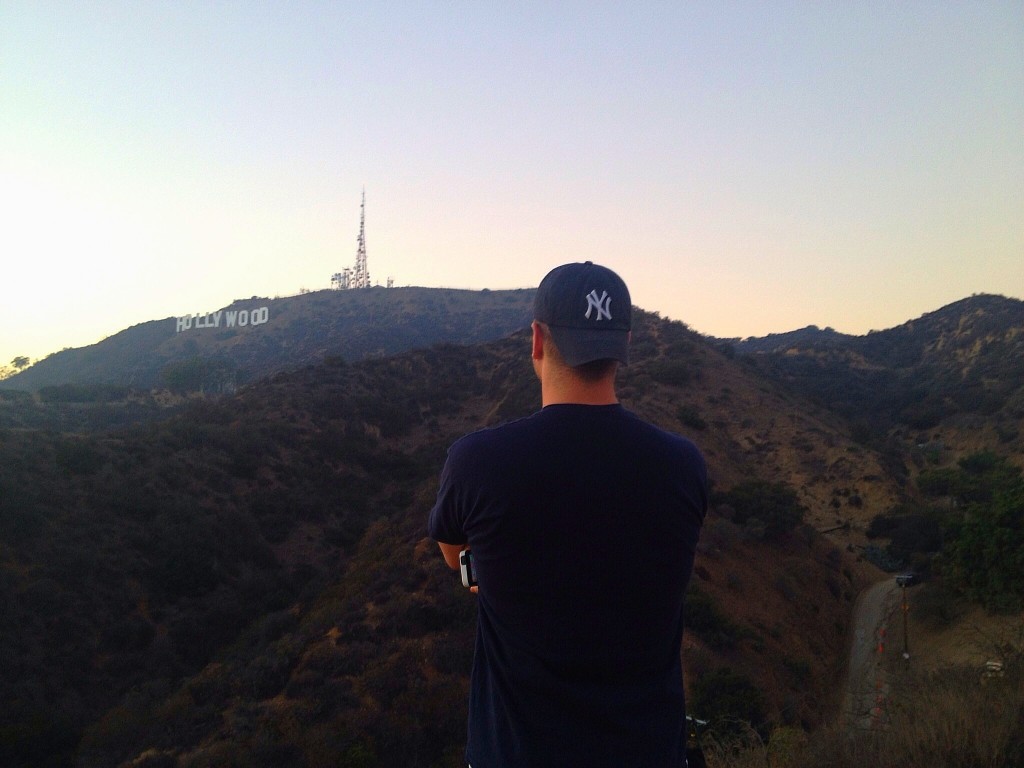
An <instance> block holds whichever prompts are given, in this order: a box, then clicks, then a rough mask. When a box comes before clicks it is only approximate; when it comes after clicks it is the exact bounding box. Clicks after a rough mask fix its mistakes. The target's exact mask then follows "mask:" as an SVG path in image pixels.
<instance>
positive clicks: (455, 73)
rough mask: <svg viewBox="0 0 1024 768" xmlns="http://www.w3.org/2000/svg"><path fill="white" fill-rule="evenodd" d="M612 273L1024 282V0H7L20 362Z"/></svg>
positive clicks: (852, 319)
mask: <svg viewBox="0 0 1024 768" xmlns="http://www.w3.org/2000/svg"><path fill="white" fill-rule="evenodd" d="M363 187H365V188H366V200H367V204H366V238H367V252H368V262H369V270H370V274H371V278H372V279H373V281H374V282H378V281H379V282H380V283H384V282H385V281H386V280H387V278H388V277H392V278H394V281H395V284H396V285H399V286H402V285H425V286H449V287H465V288H492V289H497V288H517V287H526V286H533V285H536V283H537V282H538V281H539V280H540V278H541V277H542V276H543V275H544V273H545V272H546V271H547V270H548V269H549V268H550V267H552V266H555V265H557V264H560V263H564V262H567V261H577V260H586V259H592V260H594V261H597V262H600V263H604V264H607V265H608V266H611V267H612V268H614V269H616V270H617V271H619V272H620V273H621V274H622V275H623V277H624V278H625V279H626V280H627V282H628V283H629V284H630V286H631V289H632V292H633V300H634V303H635V304H637V305H639V306H641V307H643V308H644V309H648V310H656V311H658V312H660V313H661V314H662V315H664V316H668V317H671V318H673V319H678V320H682V321H684V322H686V323H687V324H688V325H690V326H691V327H692V328H694V329H695V330H697V331H700V332H702V333H707V334H711V335H715V336H752V335H763V334H766V333H771V332H779V331H787V330H792V329H794V328H799V327H802V326H805V325H808V324H816V325H819V326H822V327H824V326H831V327H834V328H835V329H836V330H839V331H843V332H847V333H855V334H861V333H866V332H867V331H868V330H870V329H883V328H890V327H893V326H895V325H899V324H901V323H903V322H905V321H907V320H910V319H913V318H915V317H918V316H920V315H921V314H924V313H925V312H930V311H933V310H935V309H938V308H940V307H942V306H944V305H946V304H948V303H950V302H952V301H956V300H958V299H961V298H964V297H966V296H969V295H970V294H972V293H1000V294H1003V295H1008V296H1014V297H1017V298H1020V297H1022V295H1024V3H1022V2H1021V1H1020V0H1007V1H1006V2H986V1H985V0H979V1H978V2H966V1H965V2H959V1H957V2H953V1H949V2H942V0H930V1H929V2H923V3H918V2H898V3H893V2H888V1H887V2H812V0H806V1H805V2H764V1H763V0H758V1H757V2H722V1H719V0H714V1H711V0H708V1H705V2H701V1H693V0H678V1H673V2H616V3H608V2H598V1H596V0H590V1H588V2H564V1H563V0H559V2H553V1H550V0H545V2H484V1H474V2H470V1H468V0H466V1H461V0H437V1H436V2H374V1H373V0H363V2H358V3H356V2H283V1H282V2H214V1H212V0H211V1H210V2H201V1H200V0H184V1H182V0H175V1H174V2H159V1H158V0H146V1H145V2H135V1H131V2H88V1H86V0H76V1H75V2H69V1H67V0H64V1H62V2H46V1H45V0H3V2H0V264H2V272H0V294H2V297H0V364H6V363H7V362H9V361H10V360H11V359H13V357H14V356H16V355H24V356H28V357H30V358H32V359H33V360H34V359H38V358H41V357H45V356H46V355H47V354H49V353H52V352H56V351H58V350H60V349H63V348H65V347H79V346H84V345H87V344H92V343H94V342H96V341H99V340H100V339H102V338H104V337H106V336H109V335H112V334H114V333H116V332H118V331H120V330H122V329H124V328H126V327H128V326H131V325H134V324H137V323H141V322H145V321H148V320H153V319H160V318H164V317H171V316H178V315H185V314H191V313H195V312H206V311H213V310H216V309H219V308H221V307H223V306H225V305H227V304H229V303H230V302H231V301H232V300H233V299H235V298H242V297H249V296H252V295H259V296H269V297H273V296H285V295H291V294H295V293H298V292H299V290H300V289H309V290H315V289H320V288H329V287H330V279H331V275H332V274H333V273H335V272H338V271H340V270H341V269H342V268H344V267H348V266H353V265H354V263H355V254H356V236H357V234H358V227H359V200H360V193H361V190H362V189H363Z"/></svg>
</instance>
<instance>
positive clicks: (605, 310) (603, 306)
mask: <svg viewBox="0 0 1024 768" xmlns="http://www.w3.org/2000/svg"><path fill="white" fill-rule="evenodd" d="M594 309H596V310H597V322H600V320H601V318H602V317H604V318H607V319H608V320H611V319H612V297H611V296H609V295H608V291H602V293H601V296H600V298H599V297H598V295H597V289H594V290H593V291H591V292H590V293H588V294H587V314H586V315H584V317H586V318H587V320H589V319H590V312H591V310H594Z"/></svg>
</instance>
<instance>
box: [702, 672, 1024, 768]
mask: <svg viewBox="0 0 1024 768" xmlns="http://www.w3.org/2000/svg"><path fill="white" fill-rule="evenodd" d="M892 682H893V685H892V689H893V694H892V695H891V696H890V698H889V701H888V702H887V704H886V706H885V708H884V710H883V712H882V713H881V716H880V718H879V719H878V721H877V723H876V724H875V726H874V727H872V728H870V729H850V728H848V727H845V726H840V725H833V726H830V727H827V728H823V729H820V730H818V731H816V732H815V733H813V734H811V735H810V736H809V737H804V736H803V734H802V733H801V732H799V731H795V732H794V730H793V729H780V730H779V731H776V732H775V734H773V735H772V738H771V739H770V740H769V741H768V742H767V743H764V742H762V741H761V740H760V739H758V738H757V737H756V734H753V733H752V732H748V733H746V734H744V735H742V736H740V737H737V738H735V739H733V740H732V741H730V742H729V743H719V742H716V741H714V740H713V739H709V741H708V742H707V744H706V745H705V746H706V749H705V758H706V760H707V764H708V766H709V768H753V767H754V766H758V767H759V768H762V767H763V768H826V767H828V768H863V766H868V765H870V766H872V767H873V768H937V766H957V767H958V768H1015V767H1017V766H1021V765H1024V675H1022V673H1021V666H1020V664H1019V663H1018V664H1015V665H1014V666H1013V667H1012V668H1010V669H1007V670H1006V673H1005V675H1004V676H1003V677H1000V678H983V677H982V676H981V674H980V672H979V671H978V670H977V669H975V668H970V667H962V666H960V667H950V668H947V669H943V670H939V671H932V672H915V671H910V670H908V671H905V672H904V673H902V674H900V675H898V676H896V678H895V679H894V680H893V681H892Z"/></svg>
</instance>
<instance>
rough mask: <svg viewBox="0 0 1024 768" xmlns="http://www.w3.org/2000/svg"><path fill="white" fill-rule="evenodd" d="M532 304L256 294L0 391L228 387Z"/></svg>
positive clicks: (494, 294) (458, 338)
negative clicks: (284, 296) (275, 296)
mask: <svg viewBox="0 0 1024 768" xmlns="http://www.w3.org/2000/svg"><path fill="white" fill-rule="evenodd" d="M532 306H533V290H532V289H529V290H527V289H523V290H513V291H463V290H454V289H443V288H379V287H378V288H367V289H362V290H348V291H333V290H324V291H316V292H312V293H304V294H300V295H298V296H289V297H286V298H277V299H267V298H261V297H258V296H253V297H252V298H250V299H244V300H241V299H240V300H236V301H234V302H232V303H231V304H230V305H228V306H227V307H223V308H222V309H219V310H216V311H211V312H209V313H203V314H199V315H194V316H188V317H185V318H173V317H169V318H166V319H164V320H152V321H149V322H145V323H140V324H139V325H136V326H133V327H131V328H128V329H126V330H123V331H121V332H120V333H117V334H115V335H113V336H111V337H109V338H107V339H104V340H103V341H100V342H98V343H96V344H93V345H91V346H88V347H82V348H79V349H66V350H64V351H62V352H57V353H54V354H52V355H50V356H49V357H47V358H45V359H44V360H41V361H39V362H37V363H36V364H35V365H33V366H31V367H29V368H26V369H25V370H23V371H22V372H20V373H18V374H15V375H14V376H12V377H10V378H9V379H6V380H2V381H0V388H3V389H21V390H39V389H43V388H52V387H60V386H62V385H76V386H83V385H96V384H103V385H112V386H119V387H125V386H127V387H132V388H134V389H138V390H146V389H150V388H163V387H170V388H172V389H173V388H188V389H193V388H194V389H198V388H199V387H203V388H204V389H205V390H206V391H211V392H214V391H220V392H225V391H232V390H233V389H234V388H235V387H236V386H238V385H241V384H244V383H247V382H250V381H253V380H255V379H257V378H260V377H262V376H266V375H267V374H270V373H273V372H274V371H278V370H283V369H289V368H295V367H297V366H300V365H309V364H310V363H315V362H320V361H322V360H324V359H325V358H326V357H329V356H340V357H343V358H344V359H346V360H360V359H362V358H364V357H369V356H371V355H378V356H379V355H388V354H395V353H397V352H401V351H403V350H406V349H415V348H417V347H427V346H430V345H431V344H437V343H442V342H457V343H460V344H475V343H478V342H482V341H489V340H492V339H498V338H501V337H502V336H506V335H507V334H509V333H511V332H513V331H516V330H519V329H521V328H525V327H527V326H528V325H529V324H530V319H531V317H530V316H531V310H532ZM250 317H251V318H252V320H251V321H250V319H249V318H250ZM179 321H180V322H179Z"/></svg>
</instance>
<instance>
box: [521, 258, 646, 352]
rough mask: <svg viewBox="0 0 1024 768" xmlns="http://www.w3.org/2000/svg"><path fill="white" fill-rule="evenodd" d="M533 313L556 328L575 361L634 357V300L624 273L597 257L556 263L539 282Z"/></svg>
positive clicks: (558, 340)
mask: <svg viewBox="0 0 1024 768" xmlns="http://www.w3.org/2000/svg"><path fill="white" fill-rule="evenodd" d="M533 318H534V320H538V321H540V322H542V323H544V324H545V325H547V326H548V328H550V329H551V336H552V338H553V339H554V341H555V346H556V347H558V351H559V352H560V353H561V355H562V358H563V359H564V360H565V362H566V363H567V364H568V365H569V366H572V367H576V366H577V365H583V364H584V363H589V362H591V361H593V360H608V359H611V360H618V361H619V362H620V363H624V364H625V363H629V332H630V329H631V328H632V327H633V304H632V302H631V301H630V298H629V289H628V288H627V287H626V284H625V283H624V282H623V281H622V278H621V277H619V276H618V275H617V274H615V273H614V272H612V271H611V270H610V269H608V268H607V267H602V266H601V265H599V264H594V263H593V262H591V261H588V262H585V263H583V264H578V263H577V264H563V265H562V266H560V267H555V268H554V269H553V270H551V271H550V272H548V273H547V275H545V277H544V279H543V280H541V283H540V285H539V286H538V288H537V295H536V296H535V297H534V300H533Z"/></svg>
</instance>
